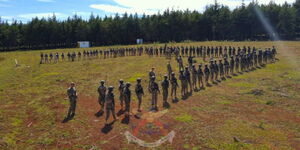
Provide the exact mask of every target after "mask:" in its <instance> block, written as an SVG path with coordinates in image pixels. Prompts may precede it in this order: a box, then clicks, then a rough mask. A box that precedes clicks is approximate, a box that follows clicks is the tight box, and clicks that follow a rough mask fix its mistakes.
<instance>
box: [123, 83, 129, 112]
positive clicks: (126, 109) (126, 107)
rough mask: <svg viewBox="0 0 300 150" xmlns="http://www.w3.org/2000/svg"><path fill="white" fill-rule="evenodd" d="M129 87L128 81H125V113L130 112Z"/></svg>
mask: <svg viewBox="0 0 300 150" xmlns="http://www.w3.org/2000/svg"><path fill="white" fill-rule="evenodd" d="M129 88H130V83H128V82H127V83H126V86H125V88H124V91H123V95H124V101H125V112H126V114H127V115H129V113H130V102H131V90H130V89H129Z"/></svg>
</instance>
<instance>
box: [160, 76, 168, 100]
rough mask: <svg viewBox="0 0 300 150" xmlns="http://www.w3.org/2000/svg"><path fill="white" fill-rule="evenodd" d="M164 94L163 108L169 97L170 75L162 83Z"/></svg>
mask: <svg viewBox="0 0 300 150" xmlns="http://www.w3.org/2000/svg"><path fill="white" fill-rule="evenodd" d="M161 87H162V94H163V106H164V104H166V103H167V100H168V95H169V80H168V75H165V76H164V80H163V81H162V82H161Z"/></svg>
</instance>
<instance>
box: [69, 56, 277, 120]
mask: <svg viewBox="0 0 300 150" xmlns="http://www.w3.org/2000/svg"><path fill="white" fill-rule="evenodd" d="M255 53H256V52H255V51H254V52H253V53H252V56H251V53H250V54H247V55H241V56H240V55H236V56H235V57H233V56H232V57H231V59H230V60H227V58H224V59H223V60H219V63H218V62H217V61H216V60H214V61H213V60H211V62H210V64H206V65H205V67H204V69H202V64H199V66H198V69H197V68H196V65H195V64H194V63H193V61H192V62H191V59H188V66H186V67H185V68H184V69H181V68H180V71H179V75H178V78H179V80H180V83H181V95H182V97H183V98H184V97H186V96H188V94H191V93H192V92H193V91H195V90H197V89H198V88H200V89H201V88H204V86H205V85H204V81H205V83H206V86H209V85H210V83H209V79H210V82H212V83H215V82H216V81H219V77H220V79H225V77H228V76H229V75H233V74H234V73H238V72H240V71H242V72H244V71H250V70H252V69H254V68H256V67H261V66H264V65H265V64H267V63H271V62H274V61H275V59H276V57H275V54H276V53H270V54H268V51H267V52H266V51H262V52H259V54H258V55H257V57H255V56H256V55H255ZM265 53H266V54H265ZM250 57H254V58H251V59H250ZM223 62H224V63H223ZM167 71H168V74H166V75H165V76H164V79H163V80H162V81H161V89H162V97H163V101H162V102H163V103H162V106H163V107H168V105H169V103H168V99H169V88H170V87H171V94H170V95H171V99H172V100H173V101H176V100H177V99H178V98H177V89H178V88H179V83H178V80H177V78H176V75H175V73H174V72H173V71H172V67H171V64H170V62H169V63H168V64H167ZM219 82H220V81H219ZM141 83H142V79H140V78H138V79H137V81H136V85H135V89H134V92H135V94H136V97H137V99H138V109H137V110H138V111H139V112H141V111H142V110H141V104H142V99H143V96H144V94H145V93H144V88H143V86H142V84H141ZM130 87H131V84H130V83H129V82H127V83H125V82H124V81H123V80H122V79H120V80H119V86H118V91H119V97H118V99H119V100H120V106H121V110H122V111H124V112H125V116H127V117H129V116H130V108H131V100H132V92H131V89H130ZM113 90H114V87H112V86H109V87H106V85H105V81H104V80H101V81H100V85H99V87H98V89H97V91H98V94H99V97H98V103H99V104H100V108H101V109H100V111H102V112H104V111H105V112H106V123H107V120H108V119H109V117H110V114H112V115H113V118H114V119H115V120H117V119H118V118H117V116H116V113H115V105H116V104H115V95H114V91H113ZM148 91H149V93H150V94H151V110H154V111H157V110H158V107H157V103H158V95H159V94H161V91H160V88H159V84H158V83H157V82H156V73H155V68H151V70H150V72H149V83H148ZM68 95H69V99H70V103H71V106H70V109H69V112H68V117H72V116H74V115H75V107H76V100H77V93H76V89H75V84H74V83H71V87H70V88H69V89H68Z"/></svg>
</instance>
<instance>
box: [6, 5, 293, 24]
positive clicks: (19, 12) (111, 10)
mask: <svg viewBox="0 0 300 150" xmlns="http://www.w3.org/2000/svg"><path fill="white" fill-rule="evenodd" d="M251 1H252V0H245V3H246V4H248V3H250V2H251ZM273 1H275V3H277V4H283V3H284V2H285V1H286V2H288V3H294V2H295V0H273ZM218 2H219V3H220V4H224V5H227V6H229V7H230V8H231V9H234V8H235V7H237V6H239V5H241V3H242V0H218ZM258 2H259V3H260V4H268V3H269V2H270V0H258ZM213 3H214V0H0V16H1V19H2V20H8V21H11V20H12V19H16V20H21V21H23V22H26V21H28V20H31V18H33V17H36V16H37V17H39V18H41V17H49V16H52V15H53V13H55V15H56V17H57V18H58V19H60V20H62V19H66V18H67V17H68V16H72V15H74V14H77V15H79V16H82V17H83V18H84V19H87V18H89V16H90V14H91V13H93V14H95V15H99V16H101V17H103V16H105V15H112V14H115V13H119V14H123V13H125V12H127V13H135V12H136V13H138V14H143V13H145V14H154V13H157V12H158V11H160V12H162V11H163V10H165V9H167V8H170V9H174V10H186V9H189V10H198V11H203V10H204V9H205V6H207V5H210V4H213Z"/></svg>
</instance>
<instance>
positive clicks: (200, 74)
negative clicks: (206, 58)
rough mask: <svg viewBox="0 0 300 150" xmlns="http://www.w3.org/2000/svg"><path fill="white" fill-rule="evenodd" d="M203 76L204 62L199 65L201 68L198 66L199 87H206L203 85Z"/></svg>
mask: <svg viewBox="0 0 300 150" xmlns="http://www.w3.org/2000/svg"><path fill="white" fill-rule="evenodd" d="M203 76H204V73H203V71H202V64H200V65H199V68H198V70H197V77H198V85H199V87H200V88H201V87H202V88H203V87H204V85H203ZM200 83H201V86H200Z"/></svg>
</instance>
